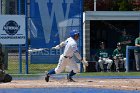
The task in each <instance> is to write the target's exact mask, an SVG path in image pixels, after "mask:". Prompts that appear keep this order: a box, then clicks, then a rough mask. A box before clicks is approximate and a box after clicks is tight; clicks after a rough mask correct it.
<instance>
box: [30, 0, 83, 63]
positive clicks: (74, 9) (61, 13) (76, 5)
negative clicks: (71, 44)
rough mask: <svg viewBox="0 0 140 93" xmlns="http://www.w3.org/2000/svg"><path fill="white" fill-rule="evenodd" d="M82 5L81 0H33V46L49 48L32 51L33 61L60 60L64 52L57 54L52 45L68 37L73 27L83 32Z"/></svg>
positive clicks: (31, 29) (31, 21)
mask: <svg viewBox="0 0 140 93" xmlns="http://www.w3.org/2000/svg"><path fill="white" fill-rule="evenodd" d="M81 5H82V4H81V0H31V6H30V10H31V11H30V15H31V20H30V31H31V32H30V37H31V48H48V50H46V51H41V53H40V52H39V53H32V54H31V63H48V61H49V62H51V63H56V62H58V58H59V55H60V54H61V53H62V52H61V50H60V51H59V54H55V53H56V51H54V50H51V47H54V46H56V45H57V44H59V43H60V42H62V41H64V40H65V39H66V38H68V37H69V31H71V30H72V29H77V30H79V32H80V34H81V17H82V16H81V15H82V11H81V10H82V8H81ZM80 40H81V39H80ZM80 40H79V41H80ZM79 41H78V46H79V47H80V42H79ZM52 52H54V54H53V55H52V54H51V53H52ZM57 53H58V50H57ZM36 59H38V60H37V61H36ZM48 59H49V60H48Z"/></svg>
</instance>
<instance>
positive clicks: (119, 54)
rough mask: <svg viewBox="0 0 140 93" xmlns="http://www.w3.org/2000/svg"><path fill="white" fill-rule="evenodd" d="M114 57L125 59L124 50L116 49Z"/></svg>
mask: <svg viewBox="0 0 140 93" xmlns="http://www.w3.org/2000/svg"><path fill="white" fill-rule="evenodd" d="M112 56H113V57H114V56H117V57H123V56H124V54H123V51H122V50H119V49H118V48H116V49H115V50H114V51H113V55H112Z"/></svg>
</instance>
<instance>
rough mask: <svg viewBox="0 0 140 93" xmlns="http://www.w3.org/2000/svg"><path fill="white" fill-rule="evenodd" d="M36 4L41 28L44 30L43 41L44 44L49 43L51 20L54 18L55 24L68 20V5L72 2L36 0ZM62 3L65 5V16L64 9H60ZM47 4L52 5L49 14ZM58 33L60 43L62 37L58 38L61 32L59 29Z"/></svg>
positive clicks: (64, 0)
mask: <svg viewBox="0 0 140 93" xmlns="http://www.w3.org/2000/svg"><path fill="white" fill-rule="evenodd" d="M36 2H37V3H38V6H39V11H40V16H41V21H42V27H43V29H44V37H45V41H46V43H49V41H50V34H51V30H52V25H53V18H54V17H55V18H56V22H57V24H59V23H60V22H62V21H64V20H66V19H68V15H69V10H70V4H71V3H73V0H36ZM64 3H66V4H67V7H66V13H65V14H64V9H63V7H62V5H63V4H64ZM47 4H52V8H51V12H50V11H49V9H48V6H47ZM57 27H58V25H57ZM58 31H59V38H60V41H62V36H60V32H61V31H60V29H58ZM64 33H65V32H64Z"/></svg>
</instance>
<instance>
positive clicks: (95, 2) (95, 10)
mask: <svg viewBox="0 0 140 93" xmlns="http://www.w3.org/2000/svg"><path fill="white" fill-rule="evenodd" d="M94 11H96V0H94Z"/></svg>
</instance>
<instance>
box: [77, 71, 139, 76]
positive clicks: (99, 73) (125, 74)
mask: <svg viewBox="0 0 140 93" xmlns="http://www.w3.org/2000/svg"><path fill="white" fill-rule="evenodd" d="M78 75H79V76H140V72H84V73H80V74H78Z"/></svg>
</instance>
